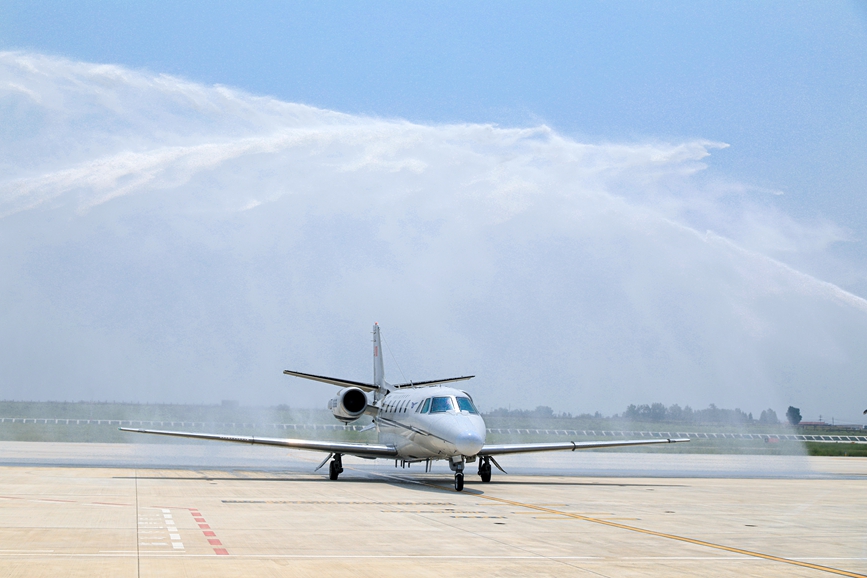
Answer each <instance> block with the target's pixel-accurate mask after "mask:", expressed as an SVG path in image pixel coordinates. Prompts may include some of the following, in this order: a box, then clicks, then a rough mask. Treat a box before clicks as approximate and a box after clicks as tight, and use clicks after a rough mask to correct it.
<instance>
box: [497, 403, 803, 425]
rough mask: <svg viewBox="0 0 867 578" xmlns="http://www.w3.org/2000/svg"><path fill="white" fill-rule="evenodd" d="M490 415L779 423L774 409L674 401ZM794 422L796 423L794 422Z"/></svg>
mask: <svg viewBox="0 0 867 578" xmlns="http://www.w3.org/2000/svg"><path fill="white" fill-rule="evenodd" d="M789 410H790V411H789V412H788V414H787V418H788V419H789V421H790V422H791V421H792V418H793V417H794V415H792V414H793V412H792V411H791V410H795V411H797V417H798V421H800V410H797V408H789ZM485 415H486V416H490V417H512V418H516V417H517V418H535V419H552V418H560V419H573V418H578V419H620V420H628V421H642V422H660V423H662V422H665V423H676V424H731V425H747V424H763V425H777V424H779V423H780V420H779V418H778V417H777V412H775V411H774V410H773V409H770V408H768V409H766V410H764V411H762V413H761V414H759V417H758V418H755V417H753V414H752V413H751V412H750V413H746V412H744V411H742V410H741V409H739V408H736V409H724V408H720V407H717V406H716V405H714V404H710V405H709V406H708V407H707V408H705V409H692V408H691V407H690V406H688V405H687V406H684V407H680V406H679V405H677V404H674V405H670V406H665V405H664V404H662V403H652V404H641V405H636V404H630V405H629V406H627V408H626V410H625V411H624V412H623V413H621V414H615V415H613V416H611V417H608V416H603V415H602V414H600V413H599V412H598V411H597V412H596V413H594V414H589V413H584V414H580V415H576V416H573V415H572V414H571V413H566V412H563V413H556V412H554V410H553V409H551V408H550V407H548V406H545V405H540V406H539V407H537V408H536V409H506V408H499V409H495V410H493V411H490V412H486V413H485ZM794 423H797V421H796V422H794Z"/></svg>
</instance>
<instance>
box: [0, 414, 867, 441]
mask: <svg viewBox="0 0 867 578" xmlns="http://www.w3.org/2000/svg"><path fill="white" fill-rule="evenodd" d="M0 423H20V424H45V425H106V426H117V427H139V428H153V427H159V428H167V427H169V428H193V429H198V428H201V429H213V430H227V429H232V430H262V429H274V430H283V431H316V430H319V431H361V430H362V428H363V427H365V426H361V425H349V424H293V423H272V424H257V423H236V422H225V423H215V422H201V421H156V420H126V419H78V418H69V419H66V418H32V417H26V418H25V417H0ZM488 433H491V434H499V435H513V436H521V435H548V436H564V437H575V438H577V437H592V438H660V439H668V438H689V439H694V440H717V439H719V440H726V439H727V440H759V441H765V442H779V441H793V442H820V443H862V444H863V443H867V436H854V435H853V436H850V435H822V434H790V433H779V434H774V433H740V432H737V433H709V432H678V431H670V432H652V431H617V430H574V429H533V428H529V429H528V428H488Z"/></svg>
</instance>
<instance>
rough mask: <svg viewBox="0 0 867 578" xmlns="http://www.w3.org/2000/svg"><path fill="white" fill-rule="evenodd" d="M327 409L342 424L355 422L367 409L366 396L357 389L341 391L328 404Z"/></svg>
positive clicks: (349, 388)
mask: <svg viewBox="0 0 867 578" xmlns="http://www.w3.org/2000/svg"><path fill="white" fill-rule="evenodd" d="M328 409H330V410H331V413H333V414H334V417H336V418H337V419H339V420H340V421H342V422H343V423H349V422H351V421H355V420H357V419H358V418H360V417H361V416H362V415H364V410H365V409H367V395H366V394H365V393H364V391H363V390H361V389H359V388H357V387H347V388H344V389H341V390H340V393H339V394H338V395H337V397H335V398H334V399H332V400H331V401H329V402H328Z"/></svg>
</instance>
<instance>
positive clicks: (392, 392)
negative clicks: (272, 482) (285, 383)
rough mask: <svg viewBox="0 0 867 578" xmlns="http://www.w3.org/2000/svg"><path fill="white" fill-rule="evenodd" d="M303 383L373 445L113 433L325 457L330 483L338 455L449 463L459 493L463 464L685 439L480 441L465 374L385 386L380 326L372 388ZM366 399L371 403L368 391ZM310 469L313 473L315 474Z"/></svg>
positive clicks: (484, 472)
mask: <svg viewBox="0 0 867 578" xmlns="http://www.w3.org/2000/svg"><path fill="white" fill-rule="evenodd" d="M283 373H285V374H286V375H293V376H295V377H301V378H304V379H312V380H314V381H321V382H324V383H330V384H333V385H336V386H338V387H340V388H342V389H341V390H340V392H339V393H338V394H337V397H335V398H334V399H332V400H331V401H329V402H328V409H330V410H331V411H332V413H333V414H334V417H336V418H337V419H339V420H340V421H342V422H344V423H351V422H353V421H355V420H357V419H360V418H361V417H362V416H365V415H367V416H370V417H372V418H373V423H372V424H371V425H370V426H369V427H371V428H373V427H375V428H376V431H377V433H378V434H379V436H378V437H379V440H378V441H379V443H375V444H366V443H344V442H333V441H314V440H298V439H279V438H264V437H255V436H235V435H221V434H205V433H192V432H176V431H161V430H149V429H133V428H120V429H121V431H128V432H136V433H148V434H157V435H164V436H176V437H184V438H194V439H206V440H217V441H224V442H236V443H245V444H264V445H271V446H282V447H288V448H295V449H302V450H313V451H320V452H326V453H328V454H329V455H328V457H326V458H325V459H324V460H322V463H321V464H319V466H318V467H317V468H316V470H318V469H319V468H321V467H322V466H324V465H325V463H326V462H328V460H331V464H330V465H329V477H330V478H331V479H332V480H336V479H337V477H338V476H339V475H340V474H341V473H342V472H343V462H342V457H343V456H344V455H350V456H357V457H359V458H368V459H376V458H388V459H393V460H395V465H396V464H397V462H398V461H400V462H401V464H402V465H407V464H412V463H417V462H424V463H425V471H426V472H427V471H430V466H431V462H433V461H436V460H446V461H448V464H449V467H450V468H451V470H452V471H453V472H454V473H455V490H457V491H459V492H460V491H461V490H463V488H464V466H465V464H467V463H472V462H475V461H476V460H478V462H479V476H481V478H482V481H483V482H490V481H491V464H492V463H493V464H494V465H495V466H496V467H497V469H499V470H500V471H501V472H503V473H506V472H505V470H503V468H502V467H500V465H499V464H498V463H497V462H496V460H495V459H494V456H499V455H502V454H518V453H527V452H549V451H558V450H559V451H564V450H568V451H575V450H583V449H591V448H613V447H621V446H638V445H649V444H669V443H675V442H688V441H689V439H644V440H624V441H589V442H575V441H569V442H554V443H527V444H486V443H485V431H486V430H485V421H484V420H483V419H482V416H480V415H479V412H478V410H477V409H476V406H475V404H474V403H473V399H472V397H471V396H470V394H468V393H467V392H465V391H462V390H459V389H454V388H452V387H447V384H452V383H455V382H458V381H464V380H467V379H471V378H472V377H474V376H472V375H468V376H464V377H452V378H449V379H436V380H433V381H420V382H416V383H413V382H410V383H402V384H399V385H392V384H390V383H388V382H387V381H385V371H384V369H383V364H382V344H381V340H380V336H379V325H378V324H377V325H374V326H373V383H362V382H358V381H350V380H347V379H337V378H334V377H322V376H320V375H311V374H309V373H300V372H297V371H289V370H288V369H287V370H286V371H284V372H283ZM370 393H372V394H373V399H372V400H371V399H370V398H369V397H368V394H370ZM316 470H314V471H316Z"/></svg>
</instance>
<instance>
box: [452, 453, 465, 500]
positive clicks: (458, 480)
mask: <svg viewBox="0 0 867 578" xmlns="http://www.w3.org/2000/svg"><path fill="white" fill-rule="evenodd" d="M449 468H451V470H452V471H453V472H454V473H455V491H456V492H460V491H463V489H464V456H453V457H452V458H451V459H450V460H449Z"/></svg>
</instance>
